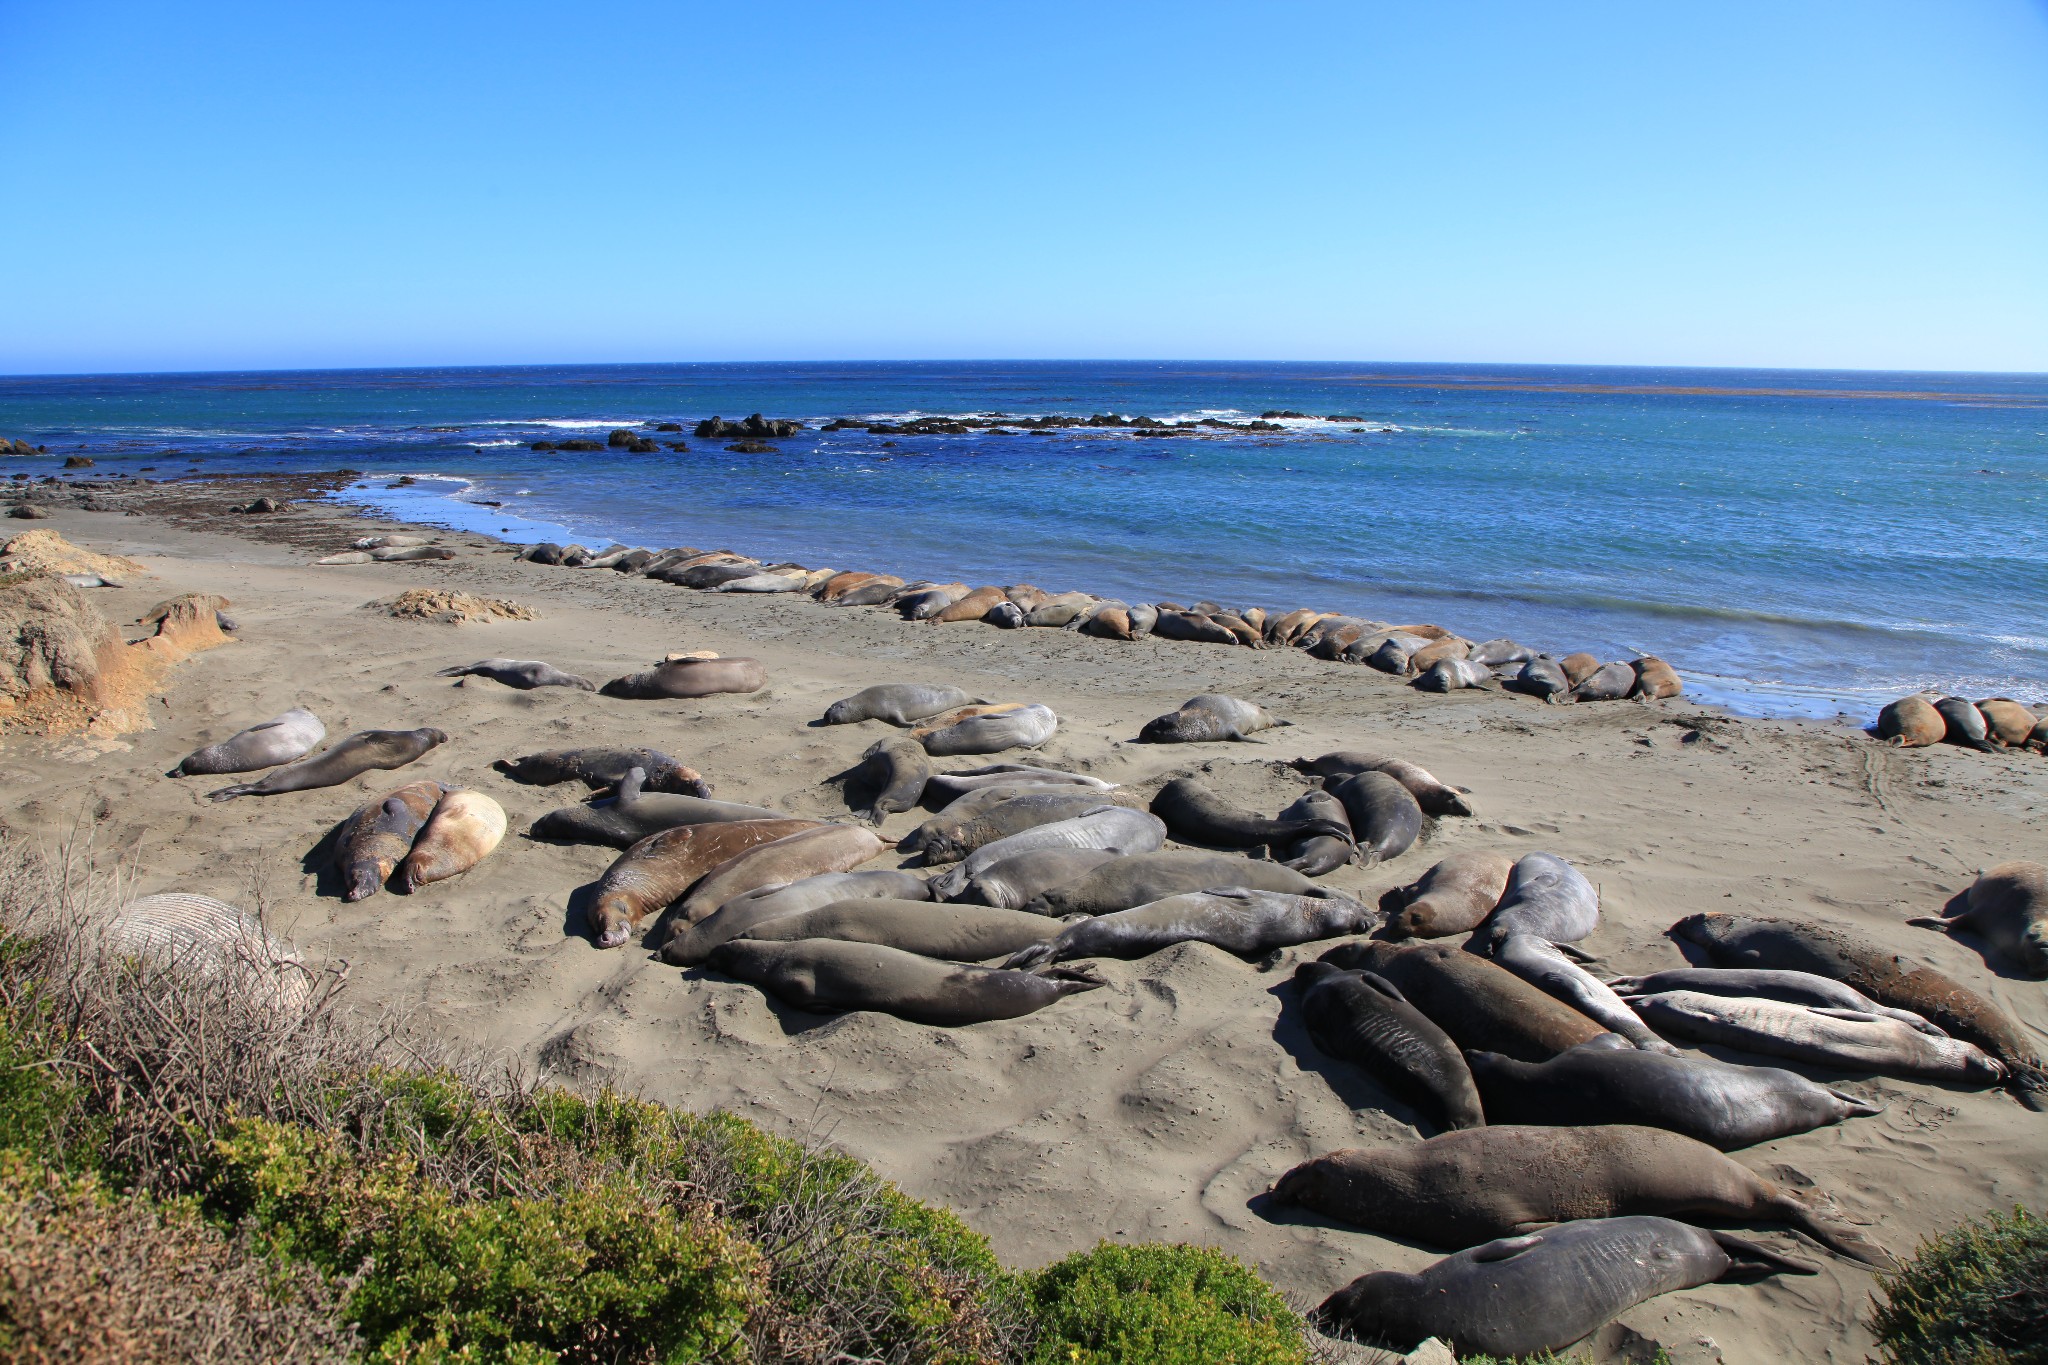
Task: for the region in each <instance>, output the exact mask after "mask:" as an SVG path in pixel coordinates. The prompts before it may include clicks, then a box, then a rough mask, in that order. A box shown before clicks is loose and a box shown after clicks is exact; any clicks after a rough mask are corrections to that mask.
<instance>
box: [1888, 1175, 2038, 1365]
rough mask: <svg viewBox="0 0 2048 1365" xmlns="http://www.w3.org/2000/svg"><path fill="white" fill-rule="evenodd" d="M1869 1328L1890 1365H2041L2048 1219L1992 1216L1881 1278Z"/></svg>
mask: <svg viewBox="0 0 2048 1365" xmlns="http://www.w3.org/2000/svg"><path fill="white" fill-rule="evenodd" d="M1878 1287H1879V1288H1880V1289H1882V1290H1883V1291H1884V1302H1883V1303H1882V1304H1880V1305H1879V1306H1878V1307H1877V1309H1876V1310H1875V1311H1874V1312H1873V1313H1872V1315H1871V1327H1872V1329H1873V1330H1874V1331H1876V1333H1877V1339H1878V1341H1879V1343H1880V1344H1881V1345H1882V1347H1883V1350H1884V1359H1885V1360H1886V1361H1887V1362H1889V1365H2044V1363H2048V1220H2044V1219H2042V1218H2039V1217H2036V1216H2035V1215H2034V1214H2031V1213H2028V1212H2027V1211H2026V1210H2025V1209H2014V1210H2013V1211H2012V1215H2011V1216H2010V1217H2001V1216H2000V1215H1998V1214H1995V1213H1994V1214H1991V1215H1989V1216H1987V1217H1984V1218H1981V1219H1973V1220H1971V1221H1970V1222H1967V1223H1964V1224H1963V1225H1962V1226H1961V1227H1959V1228H1956V1229H1955V1230H1953V1231H1951V1232H1948V1233H1945V1234H1944V1235H1942V1236H1940V1237H1937V1238H1935V1239H1934V1240H1932V1241H1930V1242H1925V1243H1922V1244H1921V1247H1920V1250H1919V1253H1918V1254H1917V1255H1915V1256H1914V1257H1913V1259H1912V1261H1911V1262H1910V1263H1908V1264H1907V1266H1906V1267H1905V1269H1903V1270H1901V1271H1900V1272H1899V1273H1898V1274H1896V1275H1888V1276H1884V1277H1882V1278H1881V1279H1880V1280H1879V1281H1878Z"/></svg>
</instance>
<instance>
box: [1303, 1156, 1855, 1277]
mask: <svg viewBox="0 0 2048 1365" xmlns="http://www.w3.org/2000/svg"><path fill="white" fill-rule="evenodd" d="M1273 1201H1274V1202H1275V1203H1277V1204H1289V1205H1296V1206H1299V1207H1301V1208H1305V1209H1313V1210H1314V1211H1315V1212H1317V1213H1320V1214H1323V1215H1325V1216H1327V1217H1330V1218H1336V1219H1340V1220H1342V1221H1343V1222H1346V1223H1350V1224H1352V1225H1353V1226H1355V1227H1361V1228H1365V1229H1367V1230H1368V1231H1371V1232H1376V1233H1379V1234H1380V1235H1381V1236H1383V1237H1399V1238H1402V1239H1404V1240H1408V1241H1416V1242H1422V1243H1425V1244H1426V1245H1429V1246H1440V1247H1449V1248H1452V1249H1456V1248H1460V1247H1469V1246H1475V1245H1477V1244H1478V1243H1480V1242H1484V1241H1488V1240H1490V1239H1492V1238H1495V1237H1508V1236H1512V1235H1514V1234H1516V1233H1521V1232H1527V1231H1528V1230H1530V1229H1531V1228H1533V1227H1537V1226H1540V1225H1542V1224H1546V1223H1560V1222H1565V1221H1567V1220H1570V1219H1573V1218H1614V1217H1626V1216H1629V1215H1633V1214H1650V1215H1654V1216H1657V1217H1665V1218H1690V1219H1694V1220H1697V1219H1699V1218H1702V1217H1704V1218H1713V1219H1729V1220H1734V1219H1744V1220H1754V1221H1760V1222H1781V1223H1789V1224H1791V1225H1792V1226H1793V1227H1795V1228H1798V1229H1799V1230H1800V1231H1801V1232H1804V1233H1806V1234H1807V1235H1808V1236H1811V1237H1812V1238H1814V1239H1815V1240H1816V1241H1818V1242H1820V1243H1821V1244H1823V1245H1824V1246H1827V1247H1829V1248H1831V1249H1833V1250H1835V1251H1837V1252H1840V1253H1841V1254H1842V1255H1844V1256H1848V1257H1850V1258H1851V1259H1853V1260H1858V1261H1862V1262H1864V1263H1865V1264H1868V1265H1876V1266H1888V1265H1889V1264H1891V1258H1890V1256H1889V1255H1888V1254H1887V1253H1886V1252H1885V1251H1884V1250H1883V1248H1881V1247H1879V1246H1877V1245H1876V1244H1875V1243H1873V1242H1872V1241H1871V1240H1870V1239H1869V1238H1867V1237H1865V1236H1864V1235H1863V1234H1862V1233H1861V1232H1858V1231H1857V1230H1856V1229H1854V1228H1852V1227H1849V1226H1847V1225H1846V1224H1844V1223H1843V1222H1842V1221H1841V1220H1840V1219H1839V1218H1836V1217H1834V1216H1833V1215H1831V1214H1829V1213H1828V1212H1827V1211H1826V1209H1825V1206H1824V1205H1822V1204H1821V1202H1820V1201H1819V1200H1817V1199H1815V1198H1813V1197H1812V1196H1810V1195H1807V1194H1805V1193H1802V1192H1800V1191H1798V1190H1793V1189H1788V1188H1787V1187H1785V1186H1783V1185H1779V1184H1776V1183H1774V1182H1772V1181H1769V1180H1766V1179H1764V1178H1763V1177H1762V1176H1760V1175H1758V1174H1757V1173H1756V1172H1754V1171H1752V1170H1750V1169H1749V1168H1748V1167H1747V1166H1744V1165H1742V1164H1741V1163H1739V1162H1736V1161H1731V1160H1730V1159H1729V1158H1727V1157H1725V1156H1723V1155H1721V1153H1720V1152H1718V1151H1716V1150H1715V1149H1714V1148H1712V1147H1709V1146H1708V1145H1707V1144H1706V1143H1704V1142H1699V1141H1696V1140H1695V1139H1693V1138H1689V1137H1686V1136H1684V1135H1683V1134H1680V1133H1674V1132H1671V1131H1669V1130H1668V1129H1663V1128H1647V1127H1642V1126H1640V1125H1634V1124H1608V1125H1602V1126H1595V1127H1585V1128H1547V1127H1528V1126H1516V1125H1495V1126H1491V1127H1485V1128H1480V1127H1468V1128H1467V1129H1466V1130H1465V1131H1463V1132H1454V1133H1440V1134H1438V1135H1437V1136H1435V1137H1433V1138H1427V1139H1425V1140H1424V1141H1421V1142H1408V1143H1402V1144H1400V1145H1399V1146H1391V1147H1374V1148H1357V1147H1351V1148H1346V1149H1343V1150H1341V1151H1336V1152H1331V1153H1330V1154H1329V1155H1327V1156H1320V1157H1317V1158H1315V1159H1314V1160H1312V1161H1304V1162H1303V1163H1302V1164H1301V1165H1299V1166H1296V1167H1295V1168H1294V1169H1293V1170H1291V1171H1289V1172H1288V1173H1287V1174H1285V1175H1283V1176H1281V1177H1280V1180H1279V1182H1278V1183H1277V1184H1275V1185H1274V1186H1273Z"/></svg>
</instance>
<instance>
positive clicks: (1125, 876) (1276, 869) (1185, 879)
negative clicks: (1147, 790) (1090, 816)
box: [1023, 849, 1317, 916]
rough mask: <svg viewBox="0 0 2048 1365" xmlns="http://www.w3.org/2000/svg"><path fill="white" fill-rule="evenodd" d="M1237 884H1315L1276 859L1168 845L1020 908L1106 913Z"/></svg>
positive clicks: (1296, 891) (1270, 887) (1268, 887)
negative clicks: (1257, 859) (1168, 848)
mask: <svg viewBox="0 0 2048 1365" xmlns="http://www.w3.org/2000/svg"><path fill="white" fill-rule="evenodd" d="M1220 887H1242V888H1245V889H1247V890H1254V891H1280V892H1285V893H1287V894H1289V895H1295V896H1306V895H1313V894H1315V892H1316V890H1317V887H1316V884H1315V883H1314V882H1312V881H1310V880H1309V879H1308V878H1307V877H1304V876H1302V875H1301V874H1300V873H1299V872H1296V871H1294V870H1293V869H1292V868H1287V867H1282V866H1280V864H1278V863H1266V862H1254V861H1252V860H1251V859H1249V858H1242V857H1239V856H1237V855H1236V854H1231V853H1199V852H1196V851H1195V850H1193V849H1172V850H1168V851H1164V852H1158V853H1143V854H1137V855H1133V856H1125V857H1121V858H1112V859H1110V860H1109V861H1108V862H1105V863H1104V864H1102V865H1101V866H1100V867H1097V868H1094V869H1093V870H1091V871H1089V872H1085V873H1083V874H1082V875H1081V876H1079V877H1076V878H1074V879H1073V880H1072V881H1069V882H1063V883H1061V884H1059V885H1057V886H1054V887H1052V888H1050V889H1048V890H1046V891H1043V892H1040V893H1039V894H1038V895H1037V896H1035V897H1033V898H1032V899H1031V900H1030V901H1028V902H1026V903H1025V905H1024V907H1023V908H1024V909H1026V910H1029V911H1031V912H1032V913H1033V914H1038V915H1055V916H1058V915H1075V914H1080V915H1107V914H1110V913H1112V912H1114V911H1117V910H1129V909H1131V908H1132V907H1134V906H1139V905H1149V904H1151V903H1152V902H1153V901H1158V900H1164V899H1166V898H1167V897H1168V896H1177V895H1180V894H1181V893H1183V892H1187V891H1210V890H1214V889H1217V888H1220Z"/></svg>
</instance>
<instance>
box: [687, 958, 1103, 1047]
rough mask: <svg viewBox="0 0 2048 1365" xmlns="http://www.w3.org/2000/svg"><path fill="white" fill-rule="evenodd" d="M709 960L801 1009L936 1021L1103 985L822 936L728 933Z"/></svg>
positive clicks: (1091, 978)
mask: <svg viewBox="0 0 2048 1365" xmlns="http://www.w3.org/2000/svg"><path fill="white" fill-rule="evenodd" d="M708 965H709V966H710V967H711V968H712V970H714V971H719V972H723V973H725V974H726V975H727V976H731V977H736V978H738V979H739V980H741V981H751V982H753V983H754V984H755V985H758V986H760V987H762V988H763V989H765V990H766V991H768V992H769V993H770V994H771V995H774V996H776V997H777V998H779V999H781V1000H783V1001H784V1002H786V1003H788V1004H790V1005H794V1006H795V1007H796V1008H798V1009H801V1010H811V1011H814V1012H817V1013H830V1012H835V1011H840V1010H879V1011H881V1012H882V1013H884V1014H893V1015H895V1016H896V1017H897V1018H899V1019H907V1020H909V1021H910V1022H911V1023H913V1024H933V1025H937V1026H939V1027H941V1028H955V1027H958V1026H960V1025H962V1024H979V1023H983V1022H985V1021H987V1020H990V1019H1016V1018H1019V1017H1020V1016H1023V1015H1026V1014H1031V1013H1033V1012H1035V1011H1037V1010H1042V1009H1044V1008H1045V1007H1046V1006H1047V1005H1050V1004H1052V1003H1053V1002H1054V1001H1055V1000H1061V999H1064V998H1065V997H1067V996H1069V995H1074V994H1077V993H1079V992H1081V991H1092V990H1095V989H1097V988H1098V987H1101V986H1104V985H1107V984H1108V983H1107V982H1105V981H1104V980H1103V979H1102V978H1101V977H1099V976H1096V975H1094V974H1093V973H1091V972H1088V971H1086V970H1083V969H1080V968H1074V967H1053V968H1051V969H1049V970H1048V971H1046V972H1044V973H1043V974H1040V973H1034V972H1013V971H1009V970H1007V969H1005V968H1001V967H973V966H964V965H961V964H958V963H949V962H939V961H936V960H934V959H932V958H928V957H919V956H918V955H917V954H915V953H906V952H904V951H903V950H902V949H900V948H890V947H887V946H885V945H883V944H879V943H841V942H838V941H836V940H833V939H820V938H808V939H798V940H796V941H795V942H792V943H770V942H762V941H759V940H754V939H743V938H742V939H732V940H730V941H728V942H726V943H721V944H720V945H719V946H718V947H717V948H715V949H713V950H712V952H711V956H710V959H709V964H708Z"/></svg>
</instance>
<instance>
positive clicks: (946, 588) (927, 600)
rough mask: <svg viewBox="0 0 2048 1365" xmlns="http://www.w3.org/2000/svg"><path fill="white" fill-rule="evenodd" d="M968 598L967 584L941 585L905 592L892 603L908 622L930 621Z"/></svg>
mask: <svg viewBox="0 0 2048 1365" xmlns="http://www.w3.org/2000/svg"><path fill="white" fill-rule="evenodd" d="M965 596H967V585H966V584H965V583H941V584H936V585H930V586H926V587H923V588H919V589H918V590H917V591H915V592H911V591H907V590H906V591H905V592H903V593H902V594H900V595H899V596H898V597H897V598H896V600H895V601H893V602H892V603H890V605H891V606H893V607H895V608H896V610H897V611H899V612H901V613H903V619H904V620H906V621H929V620H931V619H932V617H934V616H937V615H938V614H939V613H940V612H942V611H944V610H945V609H946V608H947V607H950V606H952V605H953V604H954V603H955V602H958V601H959V600H960V599H961V598H963V597H965Z"/></svg>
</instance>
